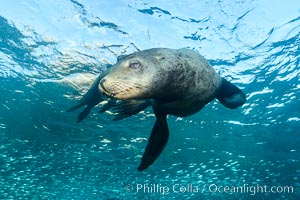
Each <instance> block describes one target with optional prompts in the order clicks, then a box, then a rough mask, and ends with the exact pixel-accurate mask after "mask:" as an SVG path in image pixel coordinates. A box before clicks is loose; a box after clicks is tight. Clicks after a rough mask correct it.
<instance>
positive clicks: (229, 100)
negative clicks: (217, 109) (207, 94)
mask: <svg viewBox="0 0 300 200" xmlns="http://www.w3.org/2000/svg"><path fill="white" fill-rule="evenodd" d="M221 84H222V85H221V87H220V89H219V92H218V94H217V95H216V98H217V99H218V100H219V101H220V102H221V103H222V104H223V106H225V107H226V108H231V109H235V108H238V107H240V106H241V105H243V104H244V103H245V102H246V95H245V94H244V93H243V92H242V90H240V89H239V88H238V87H237V86H235V85H234V84H232V83H230V82H229V81H227V80H225V79H224V78H222V83H221Z"/></svg>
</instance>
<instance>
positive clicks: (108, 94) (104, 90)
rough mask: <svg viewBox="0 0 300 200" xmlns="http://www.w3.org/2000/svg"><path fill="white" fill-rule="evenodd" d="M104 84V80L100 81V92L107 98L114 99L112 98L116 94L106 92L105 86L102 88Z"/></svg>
mask: <svg viewBox="0 0 300 200" xmlns="http://www.w3.org/2000/svg"><path fill="white" fill-rule="evenodd" d="M104 82H105V79H104V80H102V81H100V83H99V85H100V90H101V89H102V92H103V93H104V94H105V95H107V96H108V97H111V98H114V96H116V93H112V92H110V91H108V90H107V89H106V88H105V86H104Z"/></svg>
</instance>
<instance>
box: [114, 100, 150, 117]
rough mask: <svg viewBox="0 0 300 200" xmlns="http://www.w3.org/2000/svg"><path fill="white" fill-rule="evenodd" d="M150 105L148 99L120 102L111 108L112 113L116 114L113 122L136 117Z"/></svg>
mask: <svg viewBox="0 0 300 200" xmlns="http://www.w3.org/2000/svg"><path fill="white" fill-rule="evenodd" d="M151 104H152V101H151V100H150V99H133V100H121V101H119V102H118V103H116V105H114V106H113V107H112V110H113V112H116V113H117V114H116V115H115V117H114V119H113V120H114V121H118V120H122V119H124V118H127V117H130V116H132V115H136V114H138V113H139V112H141V111H142V110H145V109H146V108H147V107H148V106H150V105H151Z"/></svg>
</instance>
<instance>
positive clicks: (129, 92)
mask: <svg viewBox="0 0 300 200" xmlns="http://www.w3.org/2000/svg"><path fill="white" fill-rule="evenodd" d="M106 96H108V97H110V99H109V101H108V103H107V104H106V105H104V107H103V108H102V109H101V111H100V112H104V111H105V110H108V109H112V110H113V111H115V112H116V113H117V115H116V117H115V118H114V120H121V119H124V118H126V117H130V116H132V115H135V114H137V113H139V112H140V111H142V110H144V109H146V108H147V107H148V106H152V108H153V112H154V114H155V116H156V121H155V124H154V126H153V128H152V132H151V136H150V138H149V141H148V144H147V146H146V149H145V152H144V154H143V157H142V161H141V164H140V166H139V167H138V170H139V171H142V170H145V169H147V168H148V167H149V166H150V165H151V164H152V163H153V162H154V161H155V160H156V159H157V158H158V156H159V155H160V154H161V152H162V151H163V149H164V147H165V146H166V144H167V141H168V138H169V128H168V124H167V118H166V117H167V115H173V116H179V117H186V116H189V115H192V114H194V113H196V112H198V111H200V110H201V109H202V108H203V107H204V106H205V105H206V104H207V103H209V102H211V101H212V100H213V99H214V98H217V99H218V100H219V101H220V102H221V103H222V104H223V105H224V106H225V107H227V108H231V109H235V108H238V107H239V106H241V105H243V104H244V103H245V101H246V95H245V94H244V93H243V92H242V91H241V90H240V89H239V88H237V87H236V86H235V85H233V84H232V83H230V82H228V81H227V80H225V79H224V78H221V77H220V76H219V75H218V74H217V73H216V71H215V70H214V69H213V67H212V66H211V65H210V64H209V63H208V61H207V60H206V59H205V58H204V57H202V56H201V55H199V54H198V53H196V52H195V51H193V50H190V49H178V50H175V49H167V48H154V49H148V50H144V51H139V52H136V53H133V54H130V55H127V56H122V58H119V59H118V62H117V63H116V64H115V65H113V66H112V67H111V68H109V69H108V70H107V71H105V72H104V73H103V74H101V75H100V76H99V77H98V78H97V79H96V80H95V82H94V83H93V85H92V86H91V88H90V89H89V90H88V92H87V93H86V94H85V95H84V96H83V98H82V99H81V100H80V102H79V104H78V105H76V106H74V107H72V108H70V109H69V110H68V111H73V110H75V109H77V108H79V107H81V106H84V105H85V106H86V108H85V109H84V111H83V112H81V113H80V114H79V116H78V121H81V120H83V119H84V118H85V117H86V116H87V115H88V113H89V112H90V110H91V109H92V108H93V107H94V106H95V105H97V104H98V103H100V102H102V101H104V100H105V99H106Z"/></svg>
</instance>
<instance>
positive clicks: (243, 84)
mask: <svg viewBox="0 0 300 200" xmlns="http://www.w3.org/2000/svg"><path fill="white" fill-rule="evenodd" d="M0 3H1V6H0V81H1V84H0V102H1V105H0V199H300V131H299V129H300V104H299V99H300V82H299V79H300V64H299V63H300V48H299V47H300V33H299V32H300V9H299V8H300V4H299V1H298V0H288V1H280V0H276V1H268V0H245V1H233V0H232V1H225V0H224V1H215V0H214V1H196V0H194V1H192V0H185V1H158V0H157V1H148V0H147V1H139V0H122V1H104V0H101V1H96V0H93V1H87V0H69V1H68V0H60V1H38V0H36V1H34V0H31V1H30V0H28V1H25V0H22V1H16V2H13V1H4V0H0ZM153 47H168V48H183V47H187V48H191V49H194V50H196V51H198V52H199V53H200V54H202V55H203V56H205V57H206V58H207V59H208V60H209V61H210V63H211V64H212V65H213V67H214V68H215V69H216V70H217V71H218V73H220V74H221V75H222V76H223V77H226V79H228V80H231V82H233V83H235V84H236V85H238V86H239V87H240V88H242V89H243V91H244V92H245V93H246V94H247V98H248V101H247V103H246V104H245V105H244V106H243V107H241V108H239V109H236V110H229V109H226V108H224V107H223V106H222V105H221V104H220V103H218V102H217V101H213V102H211V103H210V104H208V105H207V106H206V107H205V108H204V109H203V110H202V111H201V112H199V113H197V114H195V115H193V116H190V117H187V118H183V119H182V118H176V117H168V122H169V128H170V132H171V134H170V139H169V142H168V145H167V147H166V149H165V150H164V152H163V153H162V155H161V156H160V157H159V159H158V160H157V161H156V162H155V163H154V164H153V165H152V166H151V167H150V168H149V169H147V170H145V171H144V172H138V171H137V170H136V168H137V166H138V165H139V162H140V158H141V155H142V153H143V151H144V148H145V146H146V143H147V138H148V137H149V134H150V130H151V128H152V125H153V123H154V120H155V118H154V116H153V115H152V112H151V110H150V109H149V110H146V111H145V112H143V113H140V114H138V115H136V116H133V117H131V118H128V119H124V120H122V121H119V122H113V121H112V118H113V116H112V114H111V113H104V114H98V110H99V108H95V109H94V110H93V111H92V113H91V115H90V116H89V117H88V118H87V119H86V120H84V121H83V122H81V123H77V122H76V115H77V113H67V112H65V110H66V109H68V108H70V106H73V105H74V104H76V102H77V100H78V99H79V98H80V96H81V95H82V94H84V93H85V92H86V90H87V89H88V87H89V86H90V84H91V82H92V81H93V80H94V78H95V77H96V76H97V75H98V74H99V73H101V72H102V71H103V70H105V69H106V67H107V66H108V65H109V64H114V63H115V62H116V58H117V56H119V55H122V54H127V53H132V52H134V51H137V50H143V49H148V48H153ZM238 186H241V187H245V188H246V189H247V188H248V190H243V191H234V190H233V188H234V187H238ZM258 186H266V187H267V189H269V190H268V191H261V190H260V191H259V190H258V189H255V187H258ZM272 186H275V187H276V188H275V189H277V190H276V191H275V192H270V188H271V187H272ZM285 186H289V187H290V190H289V191H287V190H284V187H285ZM180 187H182V189H180ZM225 187H228V188H229V189H231V190H230V191H227V190H226V189H224V188H225ZM167 189H168V190H167ZM217 189H219V190H217ZM273 189H274V188H273ZM273 191H274V190H273Z"/></svg>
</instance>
